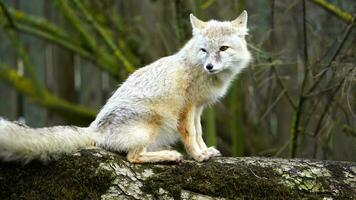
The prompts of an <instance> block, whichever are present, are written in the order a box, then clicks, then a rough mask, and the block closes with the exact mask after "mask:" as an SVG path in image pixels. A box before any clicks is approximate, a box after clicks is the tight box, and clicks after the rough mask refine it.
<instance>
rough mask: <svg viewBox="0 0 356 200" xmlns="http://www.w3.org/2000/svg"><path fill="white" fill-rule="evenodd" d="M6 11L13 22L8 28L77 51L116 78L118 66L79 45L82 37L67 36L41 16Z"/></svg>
mask: <svg viewBox="0 0 356 200" xmlns="http://www.w3.org/2000/svg"><path fill="white" fill-rule="evenodd" d="M0 3H1V2H0ZM0 11H1V9H0ZM8 13H9V14H10V15H11V19H12V21H13V24H14V27H9V26H8V28H12V29H14V30H16V31H20V32H23V33H26V34H29V35H32V36H35V37H37V38H39V39H45V40H47V41H49V42H51V43H54V44H57V45H59V46H61V47H64V48H66V49H68V50H70V51H72V52H74V53H77V54H78V55H80V56H81V57H83V58H86V59H88V60H90V61H92V62H94V63H96V64H97V66H98V67H99V68H100V69H102V70H104V71H106V72H108V73H109V74H110V75H111V76H112V77H114V78H117V74H118V70H119V68H118V66H117V65H116V64H115V63H114V62H113V61H112V60H113V59H112V58H110V57H107V56H104V55H103V54H100V55H98V54H95V53H93V52H91V51H89V50H87V49H86V47H83V46H82V45H81V44H82V43H85V42H78V41H81V39H82V38H73V37H71V36H69V35H68V34H67V33H66V32H65V31H64V30H62V29H61V28H59V27H57V26H55V25H54V24H52V23H51V22H49V21H47V20H45V19H43V18H39V17H35V16H32V15H28V14H26V13H23V12H20V11H17V10H15V9H11V8H10V9H8ZM3 17H4V16H3V15H2V12H0V19H1V18H3ZM5 20H6V19H5ZM97 48H98V47H96V49H97Z"/></svg>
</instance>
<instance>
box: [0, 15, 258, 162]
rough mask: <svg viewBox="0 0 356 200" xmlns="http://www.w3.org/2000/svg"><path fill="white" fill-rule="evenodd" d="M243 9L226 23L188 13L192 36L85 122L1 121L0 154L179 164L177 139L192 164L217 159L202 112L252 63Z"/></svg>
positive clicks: (13, 158)
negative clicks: (80, 154)
mask: <svg viewBox="0 0 356 200" xmlns="http://www.w3.org/2000/svg"><path fill="white" fill-rule="evenodd" d="M247 18H248V15H247V11H243V12H242V13H241V14H240V15H239V16H238V17H237V18H236V19H234V20H232V21H217V20H210V21H203V20H200V19H198V18H197V17H195V16H194V15H193V14H190V23H191V26H192V37H191V39H190V40H189V41H188V42H187V43H186V44H185V45H184V46H183V47H182V48H181V49H180V50H179V51H178V52H177V53H175V54H173V55H170V56H167V57H163V58H160V59H159V60H157V61H155V62H153V63H151V64H149V65H147V66H145V67H142V68H139V69H138V70H136V71H135V72H133V73H132V74H131V75H129V77H128V78H127V79H126V81H124V82H123V83H122V84H121V85H120V86H119V87H118V89H117V90H116V91H115V92H114V93H113V95H112V96H111V97H110V98H109V99H108V101H107V102H106V104H105V105H104V106H103V107H102V109H101V110H100V111H99V113H98V114H97V116H96V118H95V120H94V121H93V122H92V123H91V124H90V125H89V126H88V127H75V126H55V127H46V128H30V127H28V126H26V125H23V124H20V123H17V122H10V121H8V120H5V119H2V118H0V159H1V160H3V161H5V162H10V161H20V162H24V163H28V162H30V161H32V160H34V159H37V160H40V161H45V162H47V161H49V160H51V159H55V158H56V157H58V156H61V155H63V154H71V153H75V151H77V150H80V149H84V148H90V147H94V148H103V149H105V150H108V151H112V152H124V153H127V154H126V157H127V160H128V161H129V162H131V163H158V162H181V161H182V160H183V155H182V154H181V153H179V152H178V151H176V150H172V149H171V148H167V147H170V146H171V145H173V144H175V143H176V142H177V141H178V140H179V139H181V141H182V143H183V144H184V147H185V150H186V152H187V154H188V155H189V156H190V157H192V158H193V159H194V160H196V161H198V162H202V161H206V160H209V159H210V158H213V157H217V156H221V153H220V151H219V150H218V149H216V148H215V147H213V146H212V147H208V146H207V145H206V144H205V142H204V140H203V133H202V125H201V114H202V112H203V110H204V108H205V107H207V106H211V105H212V104H214V103H215V102H217V101H219V100H220V99H221V98H222V97H223V96H224V95H225V94H226V93H227V91H228V88H229V86H230V85H231V82H232V81H233V80H234V79H235V77H237V75H238V74H239V73H240V72H241V71H242V70H243V69H245V68H246V67H247V66H248V64H249V63H250V61H251V59H252V56H251V53H250V52H249V50H248V47H247V42H246V35H247V34H248V28H247Z"/></svg>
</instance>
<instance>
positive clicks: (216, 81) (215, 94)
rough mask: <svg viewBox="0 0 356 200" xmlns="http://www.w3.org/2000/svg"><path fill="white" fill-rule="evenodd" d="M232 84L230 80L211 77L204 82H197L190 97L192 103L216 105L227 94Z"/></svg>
mask: <svg viewBox="0 0 356 200" xmlns="http://www.w3.org/2000/svg"><path fill="white" fill-rule="evenodd" d="M230 83H231V80H230V79H225V80H223V79H220V78H218V77H209V78H208V79H206V80H204V81H201V82H199V81H197V83H196V84H194V86H192V89H191V91H190V92H189V93H190V94H188V96H189V97H190V98H191V101H192V102H196V103H197V104H210V103H214V102H216V101H218V100H219V99H220V98H222V97H223V96H224V95H225V94H226V93H227V91H228V89H229V86H230Z"/></svg>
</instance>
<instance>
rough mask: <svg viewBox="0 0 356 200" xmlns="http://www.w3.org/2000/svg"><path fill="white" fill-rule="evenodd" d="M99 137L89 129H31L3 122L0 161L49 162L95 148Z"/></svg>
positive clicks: (0, 128) (1, 126)
mask: <svg viewBox="0 0 356 200" xmlns="http://www.w3.org/2000/svg"><path fill="white" fill-rule="evenodd" d="M98 139H99V134H98V133H96V132H94V131H91V129H90V128H80V127H74V126H54V127H48V128H30V127H28V126H26V125H23V124H20V123H17V122H10V121H7V120H5V119H2V118H0V160H3V161H20V162H23V163H27V162H29V161H31V160H34V159H38V160H41V161H48V160H50V159H53V158H56V157H58V156H59V155H61V154H69V153H73V152H75V151H76V150H78V149H82V148H85V147H90V146H95V144H96V142H97V141H98Z"/></svg>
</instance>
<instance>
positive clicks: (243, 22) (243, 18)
mask: <svg viewBox="0 0 356 200" xmlns="http://www.w3.org/2000/svg"><path fill="white" fill-rule="evenodd" d="M231 23H232V25H233V26H235V27H236V28H247V11H246V10H244V11H242V13H241V14H240V16H238V17H237V18H236V19H235V20H233V21H231Z"/></svg>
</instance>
